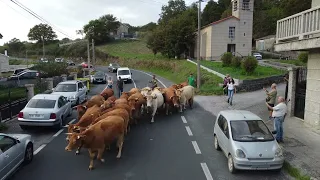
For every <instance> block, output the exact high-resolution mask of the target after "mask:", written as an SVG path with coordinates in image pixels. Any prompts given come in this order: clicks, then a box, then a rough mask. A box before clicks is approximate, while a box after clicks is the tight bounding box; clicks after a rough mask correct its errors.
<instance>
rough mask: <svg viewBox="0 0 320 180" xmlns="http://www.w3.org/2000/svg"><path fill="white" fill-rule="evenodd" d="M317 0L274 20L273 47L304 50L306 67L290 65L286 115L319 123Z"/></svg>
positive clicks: (319, 0) (319, 7)
mask: <svg viewBox="0 0 320 180" xmlns="http://www.w3.org/2000/svg"><path fill="white" fill-rule="evenodd" d="M319 15H320V0H312V8H311V9H309V10H306V11H303V12H300V13H298V14H295V15H292V16H289V17H286V18H284V19H281V20H279V21H278V22H277V37H276V44H275V51H279V52H282V51H308V52H309V60H308V64H307V68H305V69H304V68H298V69H290V72H289V80H290V81H289V88H288V89H289V91H288V98H289V99H290V100H291V101H290V102H289V103H288V108H289V115H291V116H296V117H299V118H301V119H302V120H304V122H306V123H307V124H310V125H312V126H313V127H317V128H319V126H320V96H319V94H320V63H319V62H320V16H319Z"/></svg>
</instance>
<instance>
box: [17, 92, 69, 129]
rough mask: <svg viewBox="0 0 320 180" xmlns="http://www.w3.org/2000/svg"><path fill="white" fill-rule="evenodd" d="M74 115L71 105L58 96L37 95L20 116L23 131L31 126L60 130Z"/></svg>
mask: <svg viewBox="0 0 320 180" xmlns="http://www.w3.org/2000/svg"><path fill="white" fill-rule="evenodd" d="M71 114H72V109H71V103H70V101H68V100H67V98H66V97H64V96H62V95H58V94H37V95H35V96H33V97H32V98H31V99H30V100H29V102H28V103H27V105H26V106H25V107H24V108H23V109H22V110H21V111H20V113H19V114H18V122H19V126H20V127H21V129H27V128H28V127H30V126H53V127H56V128H58V129H60V128H61V127H62V126H63V124H64V121H65V119H66V118H67V117H68V116H70V115H71Z"/></svg>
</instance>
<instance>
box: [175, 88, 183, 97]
mask: <svg viewBox="0 0 320 180" xmlns="http://www.w3.org/2000/svg"><path fill="white" fill-rule="evenodd" d="M182 92H183V89H177V90H176V94H177V96H178V98H179V99H180V98H181V96H182Z"/></svg>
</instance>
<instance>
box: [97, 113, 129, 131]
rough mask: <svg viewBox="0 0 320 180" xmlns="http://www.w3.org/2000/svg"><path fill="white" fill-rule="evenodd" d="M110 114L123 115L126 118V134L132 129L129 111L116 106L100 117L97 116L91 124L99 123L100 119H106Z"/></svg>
mask: <svg viewBox="0 0 320 180" xmlns="http://www.w3.org/2000/svg"><path fill="white" fill-rule="evenodd" d="M108 116H121V117H123V119H124V122H125V134H127V133H128V131H130V128H129V113H128V111H127V110H126V109H124V108H119V107H118V108H116V109H114V110H112V111H110V112H107V113H105V114H103V115H101V116H99V117H98V118H96V119H95V120H94V121H93V122H92V124H91V125H94V124H96V123H98V122H99V121H101V120H102V119H105V118H106V117H108Z"/></svg>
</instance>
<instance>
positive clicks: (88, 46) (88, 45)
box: [87, 37, 90, 68]
mask: <svg viewBox="0 0 320 180" xmlns="http://www.w3.org/2000/svg"><path fill="white" fill-rule="evenodd" d="M87 43H88V44H87V50H88V68H90V40H89V37H88V41H87Z"/></svg>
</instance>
